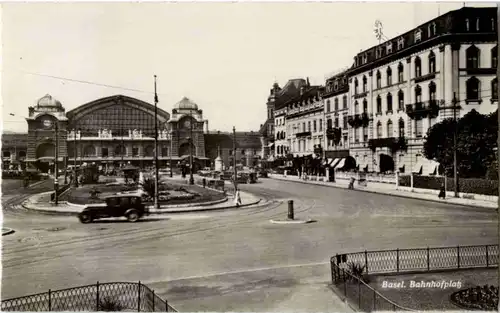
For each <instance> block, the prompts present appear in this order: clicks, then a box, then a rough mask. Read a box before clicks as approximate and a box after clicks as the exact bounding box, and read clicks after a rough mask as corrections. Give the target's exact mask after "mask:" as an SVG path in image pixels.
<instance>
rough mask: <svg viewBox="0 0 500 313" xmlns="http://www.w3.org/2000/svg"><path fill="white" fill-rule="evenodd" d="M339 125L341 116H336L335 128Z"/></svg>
mask: <svg viewBox="0 0 500 313" xmlns="http://www.w3.org/2000/svg"><path fill="white" fill-rule="evenodd" d="M338 127H339V118H338V117H336V118H335V128H338Z"/></svg>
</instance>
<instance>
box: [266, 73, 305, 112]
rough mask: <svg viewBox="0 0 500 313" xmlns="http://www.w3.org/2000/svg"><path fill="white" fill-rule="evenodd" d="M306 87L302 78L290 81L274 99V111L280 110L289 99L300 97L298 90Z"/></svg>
mask: <svg viewBox="0 0 500 313" xmlns="http://www.w3.org/2000/svg"><path fill="white" fill-rule="evenodd" d="M302 87H307V81H306V80H305V79H303V78H296V79H290V80H289V81H288V82H287V83H286V85H285V86H284V87H283V89H282V90H281V91H280V93H279V94H278V95H277V97H276V103H275V106H274V109H275V110H278V109H281V108H283V107H284V106H285V105H286V102H288V101H289V100H290V99H293V98H295V97H297V96H299V95H300V89H301V88H302Z"/></svg>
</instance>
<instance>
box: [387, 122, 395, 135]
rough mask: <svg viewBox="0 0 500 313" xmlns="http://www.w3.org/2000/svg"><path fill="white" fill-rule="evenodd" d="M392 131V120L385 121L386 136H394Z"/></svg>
mask: <svg viewBox="0 0 500 313" xmlns="http://www.w3.org/2000/svg"><path fill="white" fill-rule="evenodd" d="M393 131H394V130H393V128H392V121H391V120H389V121H387V137H394V136H393V133H392V132H393Z"/></svg>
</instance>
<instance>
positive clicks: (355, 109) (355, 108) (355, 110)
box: [354, 101, 359, 114]
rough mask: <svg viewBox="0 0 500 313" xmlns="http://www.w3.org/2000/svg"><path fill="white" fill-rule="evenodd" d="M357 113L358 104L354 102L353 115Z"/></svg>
mask: <svg viewBox="0 0 500 313" xmlns="http://www.w3.org/2000/svg"><path fill="white" fill-rule="evenodd" d="M358 113H359V103H358V101H355V102H354V114H358Z"/></svg>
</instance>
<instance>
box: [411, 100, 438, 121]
mask: <svg viewBox="0 0 500 313" xmlns="http://www.w3.org/2000/svg"><path fill="white" fill-rule="evenodd" d="M440 103H443V100H441V101H439V100H429V101H425V102H417V103H413V104H407V105H406V114H408V116H409V117H410V118H411V119H417V120H420V119H422V118H426V117H429V118H436V117H437V116H438V115H439V104H440Z"/></svg>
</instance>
